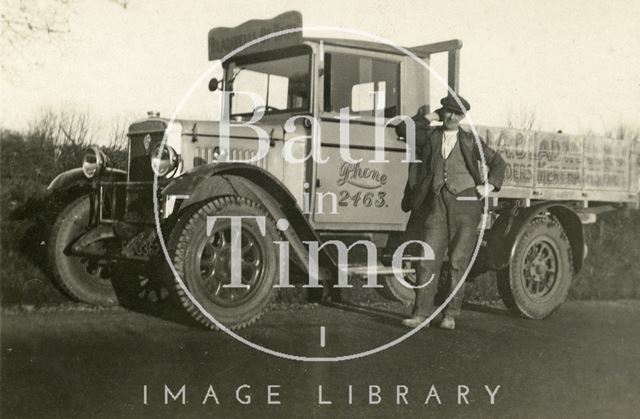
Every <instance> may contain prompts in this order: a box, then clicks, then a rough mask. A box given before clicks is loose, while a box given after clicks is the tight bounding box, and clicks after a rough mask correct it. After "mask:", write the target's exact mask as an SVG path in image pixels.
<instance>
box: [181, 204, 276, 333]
mask: <svg viewBox="0 0 640 419" xmlns="http://www.w3.org/2000/svg"><path fill="white" fill-rule="evenodd" d="M229 216H243V217H263V220H264V222H265V231H264V233H265V234H263V233H262V232H261V231H260V228H259V226H258V224H257V222H256V220H255V219H243V220H242V232H241V234H240V237H232V232H231V221H230V219H228V218H223V217H229ZM209 217H220V218H218V219H216V221H215V223H214V225H213V228H212V229H211V231H210V233H209V234H207V219H208V218H209ZM278 239H279V233H278V231H277V229H276V227H275V223H274V222H273V220H272V219H271V217H270V216H269V214H268V213H267V211H266V210H265V209H264V208H262V207H261V206H260V205H258V204H257V203H255V202H253V201H250V200H248V199H245V198H241V197H221V198H216V199H214V200H212V201H209V202H207V203H205V204H203V205H202V206H200V207H199V208H197V209H196V210H195V211H187V212H186V213H185V215H184V216H183V218H181V219H180V220H179V221H178V224H177V225H176V226H175V227H174V228H173V230H172V233H171V237H170V240H169V252H170V255H171V258H172V260H173V265H174V267H175V269H176V272H177V273H178V276H179V278H180V279H181V280H182V281H183V283H184V285H185V286H186V288H187V289H188V291H189V293H190V294H191V295H192V296H193V298H194V299H195V301H196V302H197V303H198V304H199V305H200V306H201V307H202V308H203V309H204V311H205V312H207V313H209V314H210V315H211V316H212V317H213V318H215V319H216V320H217V321H218V322H220V323H222V324H223V325H225V326H226V327H228V328H230V329H232V330H235V329H241V328H243V327H246V326H248V325H250V324H252V323H254V322H255V321H256V320H257V319H259V318H260V317H261V316H262V313H263V312H264V310H265V309H266V307H267V305H268V304H269V302H270V301H271V299H272V298H273V296H274V295H275V289H274V288H273V286H274V285H275V283H276V281H277V272H278V255H277V252H276V245H274V243H273V242H274V241H277V240H278ZM232 240H240V248H241V263H240V266H241V268H240V279H241V283H242V284H243V286H244V287H243V288H236V287H225V285H230V284H231V273H232V272H231V243H232ZM174 283H175V290H176V292H177V295H178V298H179V300H180V303H181V304H182V305H183V307H184V308H185V309H186V310H187V311H188V313H189V314H190V315H191V317H193V318H194V319H195V320H196V321H198V322H199V323H201V324H202V325H204V326H206V327H209V328H212V329H214V328H217V326H216V324H215V323H214V322H212V321H211V320H210V319H209V318H208V317H207V316H205V315H204V314H203V312H202V311H201V310H200V308H198V307H197V306H196V305H195V304H194V302H192V300H191V299H190V298H189V296H188V295H187V293H186V292H185V290H184V289H183V287H182V286H181V285H180V284H179V282H178V281H177V280H176V279H174Z"/></svg>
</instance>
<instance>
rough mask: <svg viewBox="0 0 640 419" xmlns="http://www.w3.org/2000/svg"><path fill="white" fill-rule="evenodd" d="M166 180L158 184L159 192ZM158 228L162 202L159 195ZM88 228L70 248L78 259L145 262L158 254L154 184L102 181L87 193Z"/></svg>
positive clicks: (164, 224)
mask: <svg viewBox="0 0 640 419" xmlns="http://www.w3.org/2000/svg"><path fill="white" fill-rule="evenodd" d="M166 183H168V181H159V182H158V190H162V188H163V187H164V186H165V184H166ZM157 202H158V203H159V208H158V212H159V219H160V220H161V228H163V229H164V228H166V225H167V224H168V223H169V222H170V221H169V220H167V219H166V218H165V214H164V212H165V210H164V208H165V203H164V199H163V197H162V196H161V195H160V194H159V196H158V201H157ZM90 205H91V209H90V217H89V220H90V221H89V225H88V226H87V227H88V229H87V231H86V232H85V233H83V234H82V235H81V236H80V237H78V238H76V239H75V240H74V242H73V243H72V244H71V246H70V247H69V251H70V253H72V254H74V255H77V256H87V257H100V258H104V259H122V260H136V261H148V260H150V259H151V258H153V257H154V256H156V255H159V254H160V246H159V243H158V235H157V229H156V223H155V214H154V200H153V182H111V181H109V182H101V181H97V182H95V183H94V185H93V189H92V192H91V194H90Z"/></svg>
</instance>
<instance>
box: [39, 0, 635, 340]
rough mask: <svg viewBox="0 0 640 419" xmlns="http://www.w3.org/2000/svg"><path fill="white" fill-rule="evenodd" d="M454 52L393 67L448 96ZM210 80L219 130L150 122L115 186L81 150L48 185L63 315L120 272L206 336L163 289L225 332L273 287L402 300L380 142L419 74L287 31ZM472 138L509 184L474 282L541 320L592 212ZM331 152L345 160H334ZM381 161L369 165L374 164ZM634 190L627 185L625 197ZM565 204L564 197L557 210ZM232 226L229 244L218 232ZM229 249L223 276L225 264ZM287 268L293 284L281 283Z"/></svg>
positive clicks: (366, 46)
mask: <svg viewBox="0 0 640 419" xmlns="http://www.w3.org/2000/svg"><path fill="white" fill-rule="evenodd" d="M301 25H302V21H301V17H300V15H299V14H298V13H297V12H289V13H286V14H284V15H281V16H278V17H276V18H274V19H272V20H268V21H250V22H247V23H245V24H243V25H241V26H239V27H236V28H218V29H213V30H212V31H211V32H210V33H209V58H210V59H212V60H214V59H220V58H223V57H225V56H227V55H228V54H229V53H230V52H231V51H233V50H234V49H236V48H238V47H241V46H242V45H243V44H244V43H246V42H247V41H249V40H253V39H256V38H258V37H259V36H261V35H264V34H266V33H271V32H276V31H278V30H282V29H286V28H295V27H301ZM461 47H462V43H461V42H460V41H458V40H452V41H446V42H439V43H435V44H428V45H421V46H418V47H412V48H408V51H410V52H411V53H412V54H415V55H416V56H417V57H419V58H421V59H422V60H424V61H425V62H426V63H429V60H430V59H431V57H432V56H433V55H435V54H445V55H446V56H447V62H448V71H447V75H446V77H445V79H446V80H447V82H448V84H449V86H450V87H451V88H452V89H453V90H454V91H457V89H458V68H459V57H460V48H461ZM222 67H223V70H224V76H223V78H222V80H215V79H213V80H212V81H211V83H210V85H209V88H210V90H212V91H217V93H214V94H219V95H220V96H221V100H222V118H223V119H225V118H226V121H227V123H226V124H225V126H224V127H223V126H222V125H223V124H222V122H220V121H204V120H203V121H193V120H168V119H166V118H161V117H159V115H156V114H150V115H149V116H148V118H146V119H144V120H141V121H138V122H135V123H133V124H132V125H131V126H130V128H129V132H128V137H129V161H128V170H127V171H121V170H116V169H113V168H110V167H109V166H108V163H107V161H108V159H107V157H106V156H105V155H104V154H103V153H102V151H100V150H99V149H98V148H92V149H90V150H89V151H88V152H87V154H86V156H85V158H84V161H83V162H82V168H79V169H74V170H72V171H69V172H66V173H63V174H61V175H59V176H58V177H57V178H56V179H54V181H53V182H52V183H51V185H50V187H49V189H50V191H51V193H52V195H54V196H57V197H61V198H60V199H61V200H63V201H64V204H65V205H64V209H63V210H62V211H61V212H60V215H59V216H58V218H57V220H56V222H55V224H54V225H53V228H52V232H51V238H50V242H49V255H50V262H51V266H52V270H53V272H54V276H55V278H56V279H57V281H58V282H59V283H60V285H61V286H62V287H63V288H64V289H65V290H66V291H67V292H68V294H69V295H70V296H71V297H73V298H75V299H77V300H80V301H85V302H89V303H93V304H100V305H108V304H114V303H116V298H115V294H114V291H113V288H112V284H111V282H110V279H113V278H112V277H113V276H114V275H117V272H122V271H123V270H122V269H115V267H116V266H119V267H121V268H122V267H123V266H124V271H129V272H131V271H139V272H142V273H145V274H147V275H157V276H162V277H164V279H165V280H166V281H168V282H169V283H171V284H172V286H171V287H172V291H173V292H174V293H175V295H176V296H177V297H178V299H179V301H180V303H181V304H182V305H183V306H184V308H185V309H186V310H187V311H188V312H189V313H190V314H191V315H192V317H193V318H194V319H196V320H197V321H199V322H200V323H202V324H203V325H205V326H208V327H212V328H213V327H215V324H214V323H212V322H211V321H210V320H209V319H208V318H207V317H206V316H204V315H203V313H202V311H201V310H200V309H198V308H197V307H196V306H195V305H194V303H193V301H192V300H191V298H189V296H187V295H186V293H185V292H184V288H183V286H182V285H181V284H180V281H179V280H178V279H177V278H179V279H180V280H181V281H182V282H183V283H184V286H185V287H186V289H188V290H189V292H190V293H191V294H192V296H193V298H194V299H195V300H196V301H197V302H198V303H199V305H201V306H202V308H203V309H204V310H205V311H206V312H208V313H209V314H211V315H212V316H213V317H214V318H215V319H216V320H218V321H219V322H221V323H222V324H224V325H225V326H227V327H229V328H232V329H238V328H241V327H244V326H246V325H249V324H251V323H253V322H254V321H255V320H256V319H258V318H259V317H260V316H261V313H262V312H263V311H264V309H265V308H266V306H267V305H268V303H269V301H270V300H271V298H272V297H273V295H274V293H275V292H276V291H277V290H278V288H282V287H289V286H295V285H296V284H295V282H296V279H298V281H299V282H301V284H300V285H299V286H305V287H314V286H322V283H323V282H324V283H328V284H331V285H334V286H335V285H337V286H345V285H347V284H346V283H345V282H344V280H345V279H344V278H345V277H343V276H342V275H348V278H349V279H348V281H349V282H348V286H354V285H358V284H359V283H358V281H357V280H356V279H355V278H356V277H358V276H359V277H363V278H367V281H368V282H367V283H366V284H365V285H364V286H372V287H373V285H375V284H372V283H371V282H369V279H368V278H369V277H368V274H369V273H371V271H372V269H373V268H375V272H376V273H377V278H378V279H377V285H378V286H380V288H376V289H378V290H379V291H380V293H381V294H383V295H384V296H386V297H389V298H394V299H399V300H401V301H411V299H412V298H413V290H412V289H411V288H408V287H406V286H405V284H403V283H402V281H399V280H398V279H397V278H396V277H395V276H394V275H393V272H392V270H391V269H390V268H389V259H390V255H391V254H392V253H393V252H394V250H395V249H394V248H395V247H397V246H398V244H399V243H402V240H401V238H402V234H403V232H404V231H405V228H406V224H407V220H408V217H409V215H408V214H407V213H405V212H403V211H402V210H401V208H400V201H401V199H402V194H403V189H404V186H405V183H406V181H407V176H408V175H407V173H408V170H407V169H408V165H407V147H410V146H411V144H409V145H408V144H407V138H403V137H399V136H398V135H397V133H396V129H395V127H396V125H397V124H398V123H400V122H401V121H402V120H401V119H400V118H398V117H399V116H400V115H409V116H412V115H414V114H416V111H417V110H418V109H419V108H420V107H423V108H422V109H423V110H424V109H427V110H428V109H429V107H430V104H429V97H430V76H429V72H428V71H427V69H426V68H425V67H424V66H423V65H422V64H420V63H419V62H418V61H417V60H415V59H414V58H412V57H410V56H408V55H407V54H406V53H404V52H403V51H401V50H399V49H397V48H395V47H393V46H390V45H386V44H382V43H375V42H367V41H361V40H349V39H337V38H307V37H303V36H302V32H300V31H298V32H292V33H289V34H286V35H284V36H281V37H279V38H274V39H270V40H268V42H267V41H265V42H263V43H258V44H256V45H254V46H252V47H250V48H246V49H244V50H241V51H239V52H237V53H236V54H234V55H232V56H227V57H226V59H225V60H224V62H223V63H222ZM371 91H376V92H377V93H378V94H376V95H372V94H371ZM380 93H381V94H380ZM431 108H432V109H431V110H433V109H434V108H435V107H433V106H432V107H431ZM376 115H378V116H382V123H380V120H378V124H376ZM492 133H493V134H492ZM485 135H487V136H488V137H491V141H492V145H493V146H494V147H495V148H498V149H499V150H500V151H503V152H505V153H506V156H505V159H506V160H507V162H508V163H509V164H510V167H511V177H512V181H511V183H510V182H509V179H507V182H506V187H505V188H503V191H502V192H500V193H499V194H494V195H493V196H492V197H491V198H490V202H489V207H490V213H489V214H488V215H489V216H488V217H487V220H486V221H487V227H489V230H488V231H487V232H486V233H485V235H484V241H483V243H482V244H483V247H482V251H481V253H480V255H479V258H478V260H477V261H476V265H475V272H480V271H486V270H495V271H497V272H498V279H499V289H500V293H501V295H502V297H503V299H504V301H505V303H506V305H507V306H508V307H509V308H510V309H512V310H513V311H514V312H515V313H517V314H519V315H523V316H526V317H529V318H544V317H546V316H547V315H549V314H550V313H551V312H552V311H553V310H554V309H555V308H556V307H558V306H559V305H560V304H561V303H562V302H563V301H564V299H565V298H566V295H567V292H568V289H569V286H570V284H571V278H572V275H573V274H574V273H575V272H577V271H578V270H579V269H580V266H581V262H582V259H583V256H584V254H585V251H584V249H585V247H584V241H583V235H582V225H581V221H589V220H590V221H593V218H594V217H595V216H594V214H595V213H596V212H597V211H596V210H593V211H591V209H592V208H591V207H590V206H589V205H588V204H587V201H588V200H589V196H588V195H585V192H584V188H583V187H582V186H581V188H580V191H579V192H578V193H574V192H575V191H573V190H571V188H570V187H569V188H567V187H566V186H561V187H560V188H558V187H556V186H557V185H556V186H554V185H547V186H549V188H548V189H544V187H543V186H544V185H538V184H536V179H537V178H536V174H535V172H536V170H537V169H536V168H537V163H536V151H537V149H536V147H537V145H536V144H537V142H536V139H535V138H534V137H533V136H531V138H530V136H529V134H521V135H520V136H518V135H519V134H518V133H514V132H512V131H509V132H506V131H505V132H502V131H497V132H493V131H491V132H490V131H487V132H486V134H485ZM225 136H226V137H228V141H227V142H226V143H225V141H224V137H225ZM345 136H348V145H349V147H348V153H349V156H350V158H351V160H349V158H345V156H344V155H343V154H341V153H343V151H341V150H342V149H341V147H340V145H341V139H342V140H343V142H344V138H345ZM554 141H558V142H559V143H560V144H563V142H562V141H563V140H562V139H561V138H560V139H557V138H556V139H555V140H554ZM568 141H569V140H568ZM569 142H570V141H569ZM570 143H571V142H570ZM381 144H383V150H382V151H383V152H384V153H383V157H382V158H381V157H380V155H378V154H376V153H377V152H379V151H380V149H381V148H380V147H379V145H381ZM571 144H572V143H571ZM314 145H319V147H314ZM376 145H378V147H376ZM561 150H562V147H561ZM569 151H571V150H569ZM316 153H317V154H316ZM627 153H628V154H629V150H627ZM312 154H313V156H312V157H314V158H306V159H305V158H304V157H305V156H307V157H308V156H310V155H312ZM287 156H288V157H287ZM621 156H622V157H621V158H623V157H624V152H621ZM633 156H636V155H635V154H634V155H633ZM634 158H635V157H634ZM556 163H557V164H562V162H556ZM519 164H524V165H525V167H524V168H522V167H520V166H518V165H519ZM627 166H629V165H628V163H627ZM629 167H632V166H629ZM546 168H547V169H549V166H546ZM580 170H583V169H580ZM629 170H636V169H631V168H630V169H629ZM527 171H530V172H531V173H528V175H527V176H524V175H522V173H523V172H527ZM508 177H509V174H508ZM632 177H633V174H632V173H629V172H627V181H628V180H629V179H631V178H632ZM154 179H155V181H156V182H157V183H156V186H155V187H154ZM562 179H565V180H566V179H568V178H566V177H563V178H562ZM580 181H582V179H581V180H580ZM571 182H572V181H571ZM569 186H571V185H569ZM583 186H584V185H583ZM633 186H634V185H631V184H629V183H628V182H627V183H626V184H625V187H626V189H624V188H623V189H622V190H619V191H617V192H616V193H617V194H616V193H614V191H611V195H610V196H609V199H608V200H609V201H616V202H634V200H635V202H637V195H634V194H632V193H630V192H629V190H631V189H632V187H633ZM563 188H564V189H563ZM563 190H565V191H568V192H567V195H565V196H567V197H568V198H564V197H562V198H561V195H560V194H559V192H558V191H560V192H562V191H563ZM618 192H619V193H618ZM154 193H155V198H156V199H155V200H154ZM62 197H63V198H62ZM604 201H605V200H599V201H598V202H599V203H603V202H604ZM154 202H155V203H154ZM156 204H157V205H156ZM595 208H596V209H597V206H596V207H595ZM590 211H591V212H590ZM240 216H242V217H245V218H244V219H243V222H242V224H241V226H240V227H239V230H238V229H234V225H233V222H232V221H231V218H230V217H240ZM251 217H253V218H251ZM214 219H215V221H211V220H214ZM159 235H161V236H162V237H160V238H159ZM358 241H360V242H359V244H358V245H357V246H353V248H352V249H353V251H350V252H349V257H348V260H345V258H342V257H339V253H338V252H336V249H337V248H338V247H339V244H340V243H342V244H343V245H345V246H350V245H351V244H353V243H356V242H358ZM363 241H367V242H368V243H372V244H373V245H365V244H364V243H363ZM233 243H237V247H236V250H237V251H239V252H241V260H240V263H239V264H238V263H235V264H234V263H232V261H231V253H232V251H233V247H234V245H233ZM313 243H316V244H315V245H314V244H313ZM356 248H357V249H356ZM364 250H366V252H365V251H364ZM372 255H373V256H372ZM165 256H166V257H167V258H169V259H170V260H171V262H172V265H173V268H172V269H171V268H169V267H167V266H165V265H167V263H166V261H165ZM285 265H286V266H287V269H290V270H291V272H295V273H296V274H297V275H293V274H292V275H291V277H290V278H289V277H287V278H285V279H283V278H282V272H283V269H284V268H283V266H285ZM412 272H413V270H412V269H411V266H410V264H408V265H406V266H405V267H404V269H403V271H402V275H403V277H404V278H405V280H406V282H407V283H409V284H410V283H411V280H412ZM300 278H302V279H301V280H300ZM340 278H342V279H340ZM289 280H290V281H291V282H289ZM232 281H233V282H232ZM316 281H317V282H316ZM232 283H233V284H235V285H239V284H241V285H242V286H230V285H232ZM361 283H362V282H360V284H361Z"/></svg>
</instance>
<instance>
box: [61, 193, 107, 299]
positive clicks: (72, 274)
mask: <svg viewBox="0 0 640 419" xmlns="http://www.w3.org/2000/svg"><path fill="white" fill-rule="evenodd" d="M90 212H91V207H90V202H89V197H88V196H83V197H80V198H78V199H76V200H75V201H73V202H71V203H70V204H69V205H67V206H66V207H65V208H64V209H63V210H62V212H61V213H60V215H58V218H57V219H56V221H55V223H54V224H53V227H52V229H51V235H50V236H49V243H48V253H49V254H48V256H49V265H50V266H51V271H52V273H53V277H54V280H55V281H56V283H57V285H58V286H59V287H60V288H61V289H62V290H63V291H64V292H65V293H66V294H67V295H68V296H69V297H71V298H73V299H74V300H76V301H81V302H84V303H88V304H93V305H98V306H113V305H117V304H118V299H117V298H116V293H115V291H114V289H113V285H112V283H111V280H110V275H109V272H108V267H107V266H106V265H105V264H104V262H103V261H101V260H99V259H97V258H92V257H87V256H76V255H73V254H72V253H71V252H70V251H69V249H70V246H71V244H72V243H73V242H74V241H75V240H76V239H77V238H78V237H80V236H81V235H82V234H83V233H85V232H86V231H87V230H88V229H89V216H90ZM100 245H101V244H100V243H98V244H96V246H100Z"/></svg>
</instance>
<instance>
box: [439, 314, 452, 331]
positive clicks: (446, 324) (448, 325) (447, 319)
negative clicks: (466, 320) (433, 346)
mask: <svg viewBox="0 0 640 419" xmlns="http://www.w3.org/2000/svg"><path fill="white" fill-rule="evenodd" d="M455 328H456V321H455V320H454V319H453V316H449V315H445V316H444V317H443V318H442V322H441V323H440V329H448V330H453V329H455Z"/></svg>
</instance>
